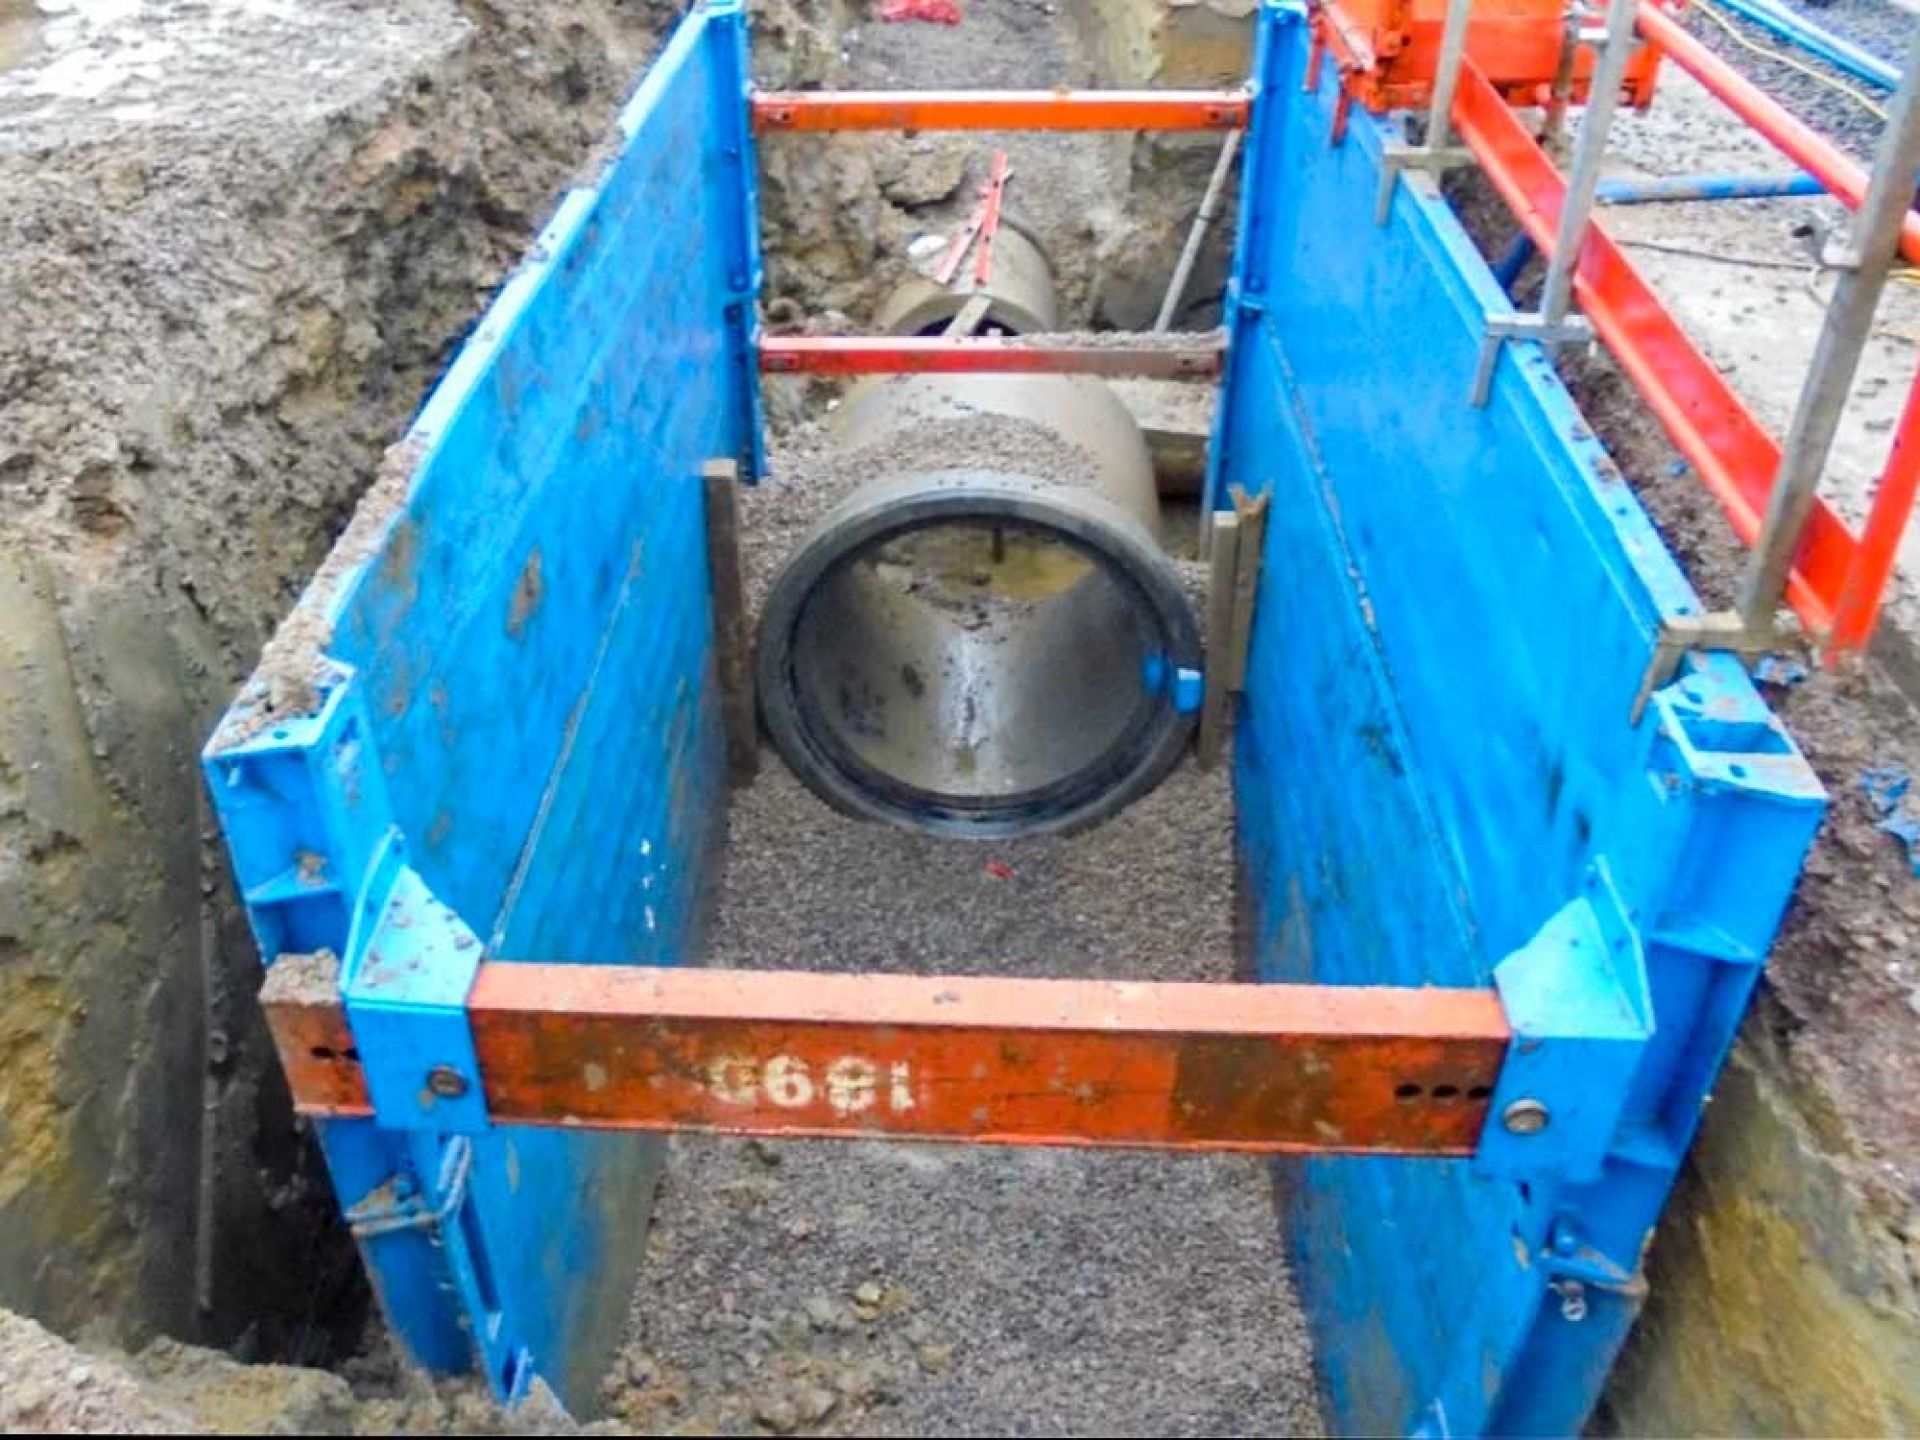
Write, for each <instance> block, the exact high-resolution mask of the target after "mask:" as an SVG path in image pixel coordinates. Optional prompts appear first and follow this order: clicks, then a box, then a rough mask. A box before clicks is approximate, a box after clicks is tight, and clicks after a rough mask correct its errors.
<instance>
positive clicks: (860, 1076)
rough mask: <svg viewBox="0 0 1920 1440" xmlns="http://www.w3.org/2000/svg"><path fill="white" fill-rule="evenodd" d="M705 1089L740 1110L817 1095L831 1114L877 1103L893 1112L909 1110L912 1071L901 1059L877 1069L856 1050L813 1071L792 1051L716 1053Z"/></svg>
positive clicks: (793, 1104) (795, 1104) (792, 1104)
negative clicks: (761, 1054) (755, 1054)
mask: <svg viewBox="0 0 1920 1440" xmlns="http://www.w3.org/2000/svg"><path fill="white" fill-rule="evenodd" d="M883 1081H884V1083H883ZM707 1088H708V1089H709V1090H710V1091H712V1092H713V1095H714V1097H715V1098H716V1099H718V1100H720V1101H722V1102H724V1103H725V1104H728V1105H737V1106H739V1107H741V1108H742V1109H750V1108H754V1107H757V1106H759V1105H761V1104H763V1103H765V1104H769V1105H773V1106H776V1107H777V1108H779V1109H782V1110H804V1109H806V1108H807V1107H808V1106H809V1105H813V1104H816V1103H818V1102H820V1101H822V1100H824V1101H825V1102H826V1105H827V1108H829V1109H830V1110H832V1111H833V1113H834V1114H836V1115H859V1114H862V1113H864V1112H866V1111H868V1110H872V1109H873V1108H874V1107H875V1106H877V1105H881V1104H884V1105H885V1106H886V1108H887V1109H888V1110H890V1111H892V1112H893V1113H894V1114H900V1113H902V1112H904V1111H908V1110H911V1109H913V1076H912V1073H911V1071H910V1070H909V1069H908V1067H907V1064H906V1062H905V1061H896V1062H895V1063H893V1064H892V1065H889V1066H887V1067H886V1068H885V1070H884V1071H883V1070H882V1068H881V1067H880V1065H878V1064H877V1063H876V1062H874V1061H872V1060H868V1059H866V1058H865V1057H864V1056H860V1055H842V1056H841V1057H840V1058H839V1059H837V1060H835V1061H833V1062H832V1063H831V1064H829V1065H828V1066H826V1068H825V1069H824V1070H822V1071H821V1072H820V1073H819V1074H818V1075H817V1076H816V1074H815V1072H814V1069H813V1067H812V1066H810V1065H809V1064H808V1063H807V1062H806V1061H805V1060H802V1059H801V1058H800V1057H799V1056H797V1055H775V1056H772V1057H771V1058H769V1059H767V1060H764V1061H763V1060H758V1059H755V1058H753V1057H752V1056H747V1055H722V1056H720V1057H718V1058H717V1059H715V1060H714V1061H713V1063H712V1064H711V1065H710V1066H708V1068H707Z"/></svg>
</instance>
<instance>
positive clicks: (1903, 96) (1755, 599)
mask: <svg viewBox="0 0 1920 1440" xmlns="http://www.w3.org/2000/svg"><path fill="white" fill-rule="evenodd" d="M1916 167H1920V34H1916V35H1915V36H1914V38H1913V40H1912V41H1911V43H1910V44H1909V45H1908V47H1907V63H1906V70H1905V73H1904V75H1903V76H1902V77H1901V81H1900V89H1899V91H1898V93H1897V94H1896V95H1895V96H1894V102H1893V113H1892V115H1891V116H1890V118H1889V119H1888V121H1887V128H1886V132H1885V133H1884V134H1883V135H1882V136H1881V139H1880V152H1879V154H1878V155H1877V156H1876V157H1875V159H1874V167H1873V176H1872V179H1871V180H1870V182H1869V183H1868V186H1867V194H1866V198H1865V200H1864V201H1863V203H1862V204H1861V206H1860V210H1859V213H1858V214H1856V215H1855V216H1854V222H1853V234H1852V239H1851V242H1850V245H1849V253H1848V255H1847V256H1846V257H1845V262H1844V266H1843V268H1842V269H1841V271H1840V279H1839V283H1838V284H1836V285H1835V286H1834V290H1833V298H1832V299H1831V300H1830V301H1829V302H1828V304H1827V314H1826V319H1825V322H1824V323H1823V324H1822V325H1821V327H1820V339H1819V341H1818V343H1817V344H1816V345H1815V347H1814V352H1813V362H1812V365H1811V367H1810V368H1809V369H1808V371H1807V379H1806V383H1805V385H1803V386H1802V387H1801V390H1800V401H1799V404H1798V405H1797V406H1796V407H1795V409H1794V414H1793V424H1792V426H1791V427H1790V428H1789V429H1788V431H1787V440H1786V444H1785V445H1784V446H1783V447H1782V449H1781V452H1780V469H1779V471H1778V472H1777V473H1776V475H1775V478H1774V482H1773V490H1772V493H1771V494H1770V495H1769V496H1768V498H1767V513H1766V516H1765V518H1764V519H1763V520H1762V522H1761V526H1760V534H1759V537H1758V538H1757V540H1756V541H1755V544H1754V549H1753V556H1752V558H1751V560H1750V561H1749V562H1748V565H1747V573H1746V577H1745V579H1744V580H1743V581H1742V583H1741V589H1740V616H1741V619H1742V620H1743V621H1744V622H1745V624H1746V625H1747V627H1748V628H1749V629H1750V630H1758V629H1760V628H1761V627H1763V626H1770V625H1771V624H1772V623H1773V618H1774V615H1775V613H1776V611H1777V610H1778V609H1779V606H1780V599H1781V596H1782V595H1783V594H1784V593H1785V592H1786V585H1787V573H1788V571H1789V570H1791V569H1792V567H1793V558H1794V555H1795V554H1796V553H1797V552H1798V550H1799V548H1800V537H1801V533H1802V531H1803V530H1804V529H1805V528H1806V523H1807V516H1808V515H1809V513H1811V511H1812V510H1813V502H1814V497H1815V494H1816V491H1817V487H1818V486H1819V484H1820V476H1821V474H1822V473H1823V472H1824V471H1825V469H1826V464H1827V456H1828V454H1829V452H1830V451H1831V450H1832V449H1833V438H1834V434H1835V432H1836V431H1838V429H1839V427H1840V416H1841V413H1842V412H1843V411H1844V410H1845V409H1846V404H1847V397H1848V395H1849V394H1850V393H1851V392H1852V390H1853V377H1854V372H1855V371H1856V370H1857V369H1858V368H1859V365H1860V356H1861V354H1862V352H1863V351H1864V350H1865V349H1866V344H1867V336H1868V333H1869V332H1870V331H1871V329H1872V328H1873V316H1874V311H1875V309H1876V308H1877V307H1878V305H1879V303H1880V292H1881V291H1882V290H1883V289H1884V288H1885V287H1886V283H1887V272H1888V270H1889V268H1890V267H1891V266H1892V264H1893V257H1894V253H1895V250H1896V247H1897V246H1898V245H1899V243H1900V232H1901V227H1902V226H1903V225H1904V224H1905V223H1906V218H1907V212H1908V211H1909V210H1911V209H1912V208H1913V176H1914V171H1915V169H1916Z"/></svg>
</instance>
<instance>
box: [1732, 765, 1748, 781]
mask: <svg viewBox="0 0 1920 1440" xmlns="http://www.w3.org/2000/svg"><path fill="white" fill-rule="evenodd" d="M1727 773H1728V774H1729V775H1731V776H1733V778H1734V779H1736V780H1744V779H1746V778H1747V767H1746V766H1744V765H1729V766H1728V767H1727Z"/></svg>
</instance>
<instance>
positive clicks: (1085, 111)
mask: <svg viewBox="0 0 1920 1440" xmlns="http://www.w3.org/2000/svg"><path fill="white" fill-rule="evenodd" d="M750 104H751V108H752V114H753V128H754V130H755V132H756V133H758V132H763V131H768V130H903V131H920V130H1239V129H1243V128H1244V127H1245V126H1246V123H1247V113H1248V109H1249V105H1250V100H1249V97H1248V95H1247V92H1246V91H1244V90H1067V89H1060V90H762V91H756V92H755V93H754V95H753V97H752V99H751V101H750Z"/></svg>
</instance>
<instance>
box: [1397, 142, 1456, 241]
mask: <svg viewBox="0 0 1920 1440" xmlns="http://www.w3.org/2000/svg"><path fill="white" fill-rule="evenodd" d="M1473 163H1474V157H1473V151H1472V150H1470V149H1468V148H1467V147H1466V146H1465V145H1384V146H1382V147H1381V149H1380V188H1379V189H1378V190H1377V191H1376V192H1375V195H1374V202H1373V223H1374V224H1376V225H1384V224H1386V223H1387V215H1388V213H1389V212H1390V211H1391V210H1392V208H1393V189H1394V186H1395V185H1396V184H1398V183H1399V180H1400V172H1401V171H1403V170H1424V171H1426V172H1427V173H1428V174H1430V175H1444V174H1445V173H1446V172H1447V171H1449V170H1457V169H1459V168H1460V167H1462V166H1464V165H1471V164H1473Z"/></svg>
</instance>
